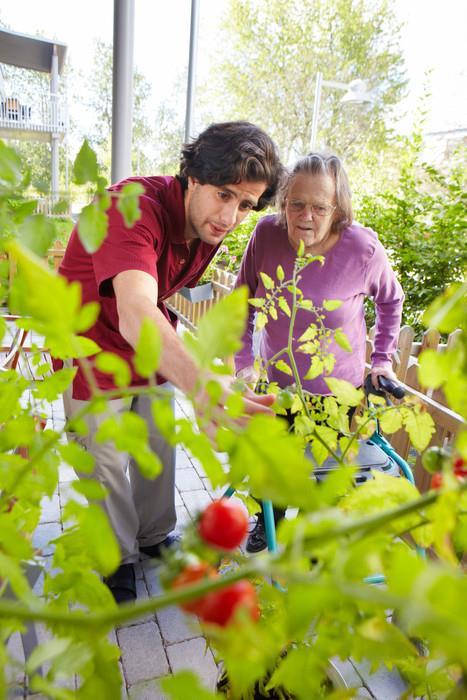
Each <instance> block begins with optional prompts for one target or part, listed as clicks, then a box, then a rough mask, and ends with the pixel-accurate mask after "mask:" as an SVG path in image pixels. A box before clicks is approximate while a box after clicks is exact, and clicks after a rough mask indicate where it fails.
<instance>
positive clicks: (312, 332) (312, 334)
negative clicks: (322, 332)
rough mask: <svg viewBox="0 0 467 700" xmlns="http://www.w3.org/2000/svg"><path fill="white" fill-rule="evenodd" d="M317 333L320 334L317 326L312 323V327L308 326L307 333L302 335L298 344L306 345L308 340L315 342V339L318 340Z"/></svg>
mask: <svg viewBox="0 0 467 700" xmlns="http://www.w3.org/2000/svg"><path fill="white" fill-rule="evenodd" d="M317 333H318V329H317V327H316V324H315V323H310V325H309V326H308V328H307V329H306V331H305V332H304V333H302V335H301V336H300V338H299V339H298V342H299V343H304V342H306V341H307V340H313V339H314V338H316V335H317Z"/></svg>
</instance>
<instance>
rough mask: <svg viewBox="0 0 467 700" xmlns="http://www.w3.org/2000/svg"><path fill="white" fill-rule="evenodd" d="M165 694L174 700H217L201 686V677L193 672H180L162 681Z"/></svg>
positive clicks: (216, 696) (215, 696)
mask: <svg viewBox="0 0 467 700" xmlns="http://www.w3.org/2000/svg"><path fill="white" fill-rule="evenodd" d="M160 685H161V687H162V690H163V691H164V693H167V695H168V696H169V698H172V699H173V700H193V698H196V700H216V698H218V695H214V694H213V693H211V691H210V690H207V688H205V687H204V686H203V685H201V683H200V680H199V677H198V676H197V675H196V673H194V672H193V671H179V672H178V673H176V674H175V675H173V676H166V677H165V678H162V680H161V681H160Z"/></svg>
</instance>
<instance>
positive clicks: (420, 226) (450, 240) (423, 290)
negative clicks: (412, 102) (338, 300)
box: [356, 137, 467, 333]
mask: <svg viewBox="0 0 467 700" xmlns="http://www.w3.org/2000/svg"><path fill="white" fill-rule="evenodd" d="M420 149H421V140H420V139H417V137H414V138H413V140H412V142H411V143H410V142H409V143H408V150H407V153H406V158H405V161H404V162H403V163H402V165H401V171H400V176H399V179H398V181H397V183H396V186H395V187H394V188H391V189H387V190H386V191H384V192H381V193H380V194H377V195H375V196H364V197H362V199H361V202H360V204H359V207H358V209H357V212H356V218H357V219H358V221H360V222H361V223H362V224H363V225H364V226H369V227H370V228H372V229H374V230H375V231H376V232H377V233H378V235H379V237H380V239H381V241H382V243H383V245H384V246H385V248H386V250H387V252H388V254H389V256H390V259H391V262H392V264H393V267H394V269H395V271H396V274H397V275H398V278H399V281H400V283H401V284H402V287H403V289H404V292H405V295H406V299H405V304H404V316H403V322H404V323H407V324H409V325H411V326H412V327H413V328H415V330H416V331H417V332H419V333H420V332H421V330H422V324H421V317H422V314H423V310H424V309H425V308H426V307H427V306H428V305H429V304H431V302H432V301H433V300H434V299H435V298H436V297H437V296H439V295H440V294H441V293H442V291H443V289H444V288H445V287H446V285H447V284H450V283H452V282H455V281H459V280H461V279H462V277H463V275H464V272H465V268H466V265H467V237H466V234H465V230H466V216H465V211H466V209H465V205H466V193H465V191H464V190H463V183H462V180H463V176H464V175H465V173H463V172H462V170H463V169H462V166H460V165H457V164H454V165H453V166H452V167H451V169H450V171H449V172H448V173H447V174H444V173H442V172H441V171H440V170H437V169H436V168H434V167H432V166H430V165H428V164H427V163H424V162H420ZM370 321H371V314H370Z"/></svg>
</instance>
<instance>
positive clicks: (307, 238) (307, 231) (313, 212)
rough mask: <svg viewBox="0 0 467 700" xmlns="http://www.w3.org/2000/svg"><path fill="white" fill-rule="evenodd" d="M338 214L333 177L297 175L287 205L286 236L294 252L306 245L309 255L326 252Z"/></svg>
mask: <svg viewBox="0 0 467 700" xmlns="http://www.w3.org/2000/svg"><path fill="white" fill-rule="evenodd" d="M335 212H336V186H335V183H334V180H333V178H332V177H331V176H330V175H311V174H308V173H300V174H299V175H296V176H295V177H294V178H293V180H292V181H291V183H290V187H289V191H288V193H287V198H286V202H285V216H286V220H287V234H288V237H289V243H290V245H291V246H292V248H293V249H294V250H297V249H298V246H299V244H300V241H303V242H304V244H305V250H306V251H307V252H315V253H322V252H325V250H326V244H327V243H328V241H329V240H330V238H331V237H332V234H331V225H332V223H333V221H334V217H335Z"/></svg>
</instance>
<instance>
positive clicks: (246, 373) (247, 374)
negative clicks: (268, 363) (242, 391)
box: [235, 365, 259, 389]
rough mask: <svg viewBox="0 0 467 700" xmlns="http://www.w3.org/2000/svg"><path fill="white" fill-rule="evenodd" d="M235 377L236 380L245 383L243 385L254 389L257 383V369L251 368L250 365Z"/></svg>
mask: <svg viewBox="0 0 467 700" xmlns="http://www.w3.org/2000/svg"><path fill="white" fill-rule="evenodd" d="M235 376H236V377H237V379H241V380H242V382H245V384H248V386H250V387H251V388H252V389H254V387H255V386H256V384H257V383H258V379H259V372H258V370H257V369H255V367H253V365H250V366H249V367H244V368H243V369H240V370H239V371H238V372H237V373H236V375H235Z"/></svg>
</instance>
